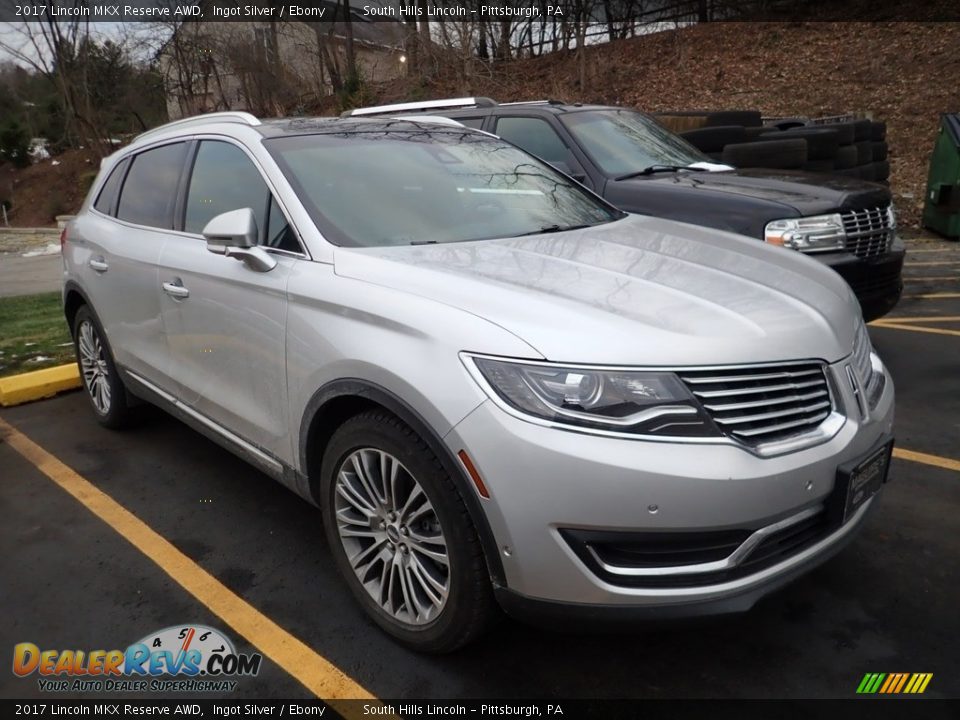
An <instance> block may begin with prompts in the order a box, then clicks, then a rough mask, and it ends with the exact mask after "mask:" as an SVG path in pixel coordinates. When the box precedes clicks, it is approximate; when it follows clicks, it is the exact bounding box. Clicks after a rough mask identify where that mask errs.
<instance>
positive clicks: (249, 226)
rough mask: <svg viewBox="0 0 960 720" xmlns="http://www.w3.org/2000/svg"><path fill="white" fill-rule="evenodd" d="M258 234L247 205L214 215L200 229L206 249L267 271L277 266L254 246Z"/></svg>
mask: <svg viewBox="0 0 960 720" xmlns="http://www.w3.org/2000/svg"><path fill="white" fill-rule="evenodd" d="M259 236H260V232H259V229H258V228H257V218H256V217H255V216H254V214H253V210H251V209H250V208H241V209H240V210H231V211H230V212H225V213H223V214H221V215H217V216H216V217H215V218H213V219H212V220H211V221H210V222H208V223H207V225H206V227H205V228H203V237H204V238H205V239H206V241H207V250H209V251H210V252H212V253H216V254H217V255H226V256H227V257H232V258H236V259H237V260H242V261H243V262H244V263H246V265H247V267H249V268H250V269H251V270H256V271H257V272H269V271H271V270H273V269H274V268H275V267H276V266H277V261H276V260H274V259H273V257H272V256H271V255H270V254H269V253H267V252H264V250H263V249H261V248H259V247H257V238H258V237H259Z"/></svg>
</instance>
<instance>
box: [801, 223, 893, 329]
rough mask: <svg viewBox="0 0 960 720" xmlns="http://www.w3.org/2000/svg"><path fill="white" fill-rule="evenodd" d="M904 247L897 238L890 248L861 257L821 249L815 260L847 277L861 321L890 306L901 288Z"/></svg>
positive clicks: (872, 318) (881, 315)
mask: <svg viewBox="0 0 960 720" xmlns="http://www.w3.org/2000/svg"><path fill="white" fill-rule="evenodd" d="M905 256H906V251H905V250H904V248H903V245H902V244H901V243H900V242H899V241H898V242H896V243H894V247H893V249H892V250H890V252H887V253H884V254H883V255H880V256H878V257H875V258H868V259H863V258H859V257H857V256H856V255H853V254H851V253H847V252H843V253H824V254H822V255H816V256H813V257H816V258H817V259H818V260H820V261H822V262H823V263H824V264H825V265H827V266H829V267H831V268H833V270H835V271H836V272H837V273H839V274H840V276H841V277H842V278H843V279H844V280H846V281H847V284H848V285H849V286H850V288H851V289H852V290H853V294H854V295H856V296H857V300H859V301H860V309H861V311H862V312H863V319H864V321H865V322H870V321H871V320H876V319H877V318H881V317H883V316H884V315H886V314H887V313H888V312H890V311H891V310H893V308H894V307H895V306H896V304H897V303H898V302H899V301H900V295H901V293H902V292H903V260H904V257H905Z"/></svg>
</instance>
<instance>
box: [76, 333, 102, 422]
mask: <svg viewBox="0 0 960 720" xmlns="http://www.w3.org/2000/svg"><path fill="white" fill-rule="evenodd" d="M77 350H78V351H79V355H80V369H81V370H82V371H83V382H84V385H86V387H87V392H88V393H89V394H90V400H91V401H92V402H93V406H94V407H95V408H96V410H97V412H98V413H100V414H101V415H106V414H107V413H109V412H110V369H109V367H108V365H107V360H106V354H105V352H104V347H103V343H102V342H101V341H100V335H99V333H97V329H96V328H95V327H94V325H93V323H92V322H90V321H89V320H84V321H83V322H82V323H81V324H80V328H79V332H78V333H77Z"/></svg>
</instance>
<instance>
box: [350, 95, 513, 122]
mask: <svg viewBox="0 0 960 720" xmlns="http://www.w3.org/2000/svg"><path fill="white" fill-rule="evenodd" d="M496 104H497V103H496V101H494V100H491V99H490V98H487V97H462V98H450V99H448V100H425V101H422V102H408V103H396V104H394V105H376V106H374V107H366V108H357V109H355V110H347V111H346V112H343V113H341V117H359V116H362V115H392V114H393V113H398V112H409V111H411V110H441V109H443V110H450V109H452V108H471V107H493V106H494V105H496Z"/></svg>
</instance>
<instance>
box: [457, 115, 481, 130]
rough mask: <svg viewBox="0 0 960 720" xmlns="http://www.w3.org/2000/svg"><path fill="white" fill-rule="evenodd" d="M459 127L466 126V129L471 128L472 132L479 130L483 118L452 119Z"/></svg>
mask: <svg viewBox="0 0 960 720" xmlns="http://www.w3.org/2000/svg"><path fill="white" fill-rule="evenodd" d="M454 120H456V121H457V122H458V123H460V124H461V125H466V126H467V127H468V128H473V129H474V130H479V129H480V128H482V127H483V121H484V118H482V117H458V118H454Z"/></svg>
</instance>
